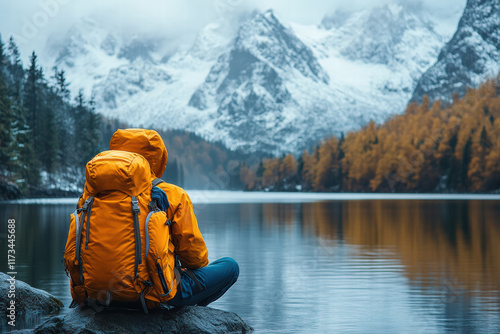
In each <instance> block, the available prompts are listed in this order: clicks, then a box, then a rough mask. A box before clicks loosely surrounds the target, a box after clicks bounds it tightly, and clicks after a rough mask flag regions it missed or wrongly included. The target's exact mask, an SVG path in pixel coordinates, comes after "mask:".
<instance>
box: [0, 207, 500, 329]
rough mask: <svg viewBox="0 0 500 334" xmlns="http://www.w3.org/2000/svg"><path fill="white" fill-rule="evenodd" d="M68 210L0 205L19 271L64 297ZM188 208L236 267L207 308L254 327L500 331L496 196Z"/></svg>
mask: <svg viewBox="0 0 500 334" xmlns="http://www.w3.org/2000/svg"><path fill="white" fill-rule="evenodd" d="M72 209H73V206H69V205H9V206H6V205H0V218H1V219H2V221H1V225H0V226H2V228H3V230H2V233H4V231H5V228H4V226H5V225H6V224H5V223H6V221H7V219H8V218H12V217H13V218H15V219H16V220H17V233H18V237H17V239H18V242H17V245H16V250H17V255H18V257H17V265H18V272H19V276H20V278H21V279H22V280H25V281H26V282H28V283H29V284H32V285H34V286H36V287H39V288H43V289H45V290H48V291H49V292H51V293H53V294H55V295H56V296H58V297H59V298H61V299H62V300H63V302H64V303H65V305H68V304H69V302H70V296H69V287H68V279H67V278H66V276H65V274H64V272H63V268H62V264H61V262H60V260H61V258H62V251H63V249H64V244H65V241H66V236H67V218H68V215H69V213H70V212H71V211H72ZM195 209H196V205H195ZM196 213H197V216H198V218H199V222H200V228H201V230H202V233H203V235H204V237H205V240H206V242H207V245H208V248H209V251H210V260H215V259H217V258H220V257H222V256H232V257H234V258H235V259H236V260H237V261H238V262H239V263H240V268H241V271H240V272H241V273H240V278H239V281H238V283H237V284H236V285H235V286H234V287H233V288H232V289H231V290H230V291H229V292H228V294H227V295H226V296H224V297H223V298H222V299H220V300H219V301H217V302H216V303H214V304H213V306H214V307H217V308H221V309H225V310H229V311H233V312H236V313H238V314H239V315H240V316H241V317H242V318H243V319H245V320H246V321H247V322H249V323H250V325H252V326H253V327H254V328H255V329H256V331H257V332H258V333H259V332H263V333H271V332H276V333H304V332H313V333H331V332H332V331H339V332H384V333H415V332H420V333H441V332H500V293H499V291H500V259H499V258H498V255H499V254H500V253H499V251H498V246H499V245H500V224H499V222H498V217H499V216H500V207H499V206H498V203H497V202H495V201H421V200H419V201H416V200H415V201H409V200H401V201H391V200H384V201H329V202H317V203H294V204H286V203H280V204H273V203H263V204H259V203H245V204H210V205H206V206H204V207H203V208H202V209H200V210H198V211H197V212H196ZM5 240H6V239H5V237H4V235H2V238H1V241H0V242H1V246H2V249H6V248H5V247H6V242H5ZM3 263H4V262H2V264H3ZM0 270H3V271H5V268H1V269H0ZM64 312H67V309H66V310H65V311H64Z"/></svg>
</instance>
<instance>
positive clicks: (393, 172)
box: [240, 76, 500, 192]
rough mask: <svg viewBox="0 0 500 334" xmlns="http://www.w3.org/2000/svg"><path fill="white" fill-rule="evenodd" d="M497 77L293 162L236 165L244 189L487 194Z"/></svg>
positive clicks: (495, 144) (499, 135) (497, 156)
mask: <svg viewBox="0 0 500 334" xmlns="http://www.w3.org/2000/svg"><path fill="white" fill-rule="evenodd" d="M499 80H500V76H499V78H497V79H496V80H489V81H487V82H485V83H484V84H483V85H481V86H480V87H479V88H477V89H469V90H468V91H467V93H466V94H465V96H464V97H463V98H459V97H458V95H456V94H455V95H454V98H453V103H452V104H447V105H443V103H442V102H441V101H439V100H438V101H435V102H434V103H432V104H431V103H430V101H429V98H428V97H427V96H424V98H423V100H422V103H420V104H417V103H414V102H413V103H410V104H409V105H408V106H407V108H406V111H405V113H404V114H402V115H398V116H394V117H392V118H391V119H389V120H388V121H387V122H386V123H384V124H383V125H378V126H377V125H375V123H373V122H371V123H369V124H368V125H367V126H366V127H364V128H363V129H361V130H359V131H355V132H351V133H348V134H347V135H346V136H345V137H344V136H343V135H342V136H341V137H340V138H336V137H334V138H331V139H328V140H325V141H324V142H323V143H321V144H320V145H318V146H317V147H316V148H315V149H314V150H313V151H312V152H309V151H307V150H306V151H304V152H303V153H302V154H301V155H299V156H298V158H297V159H296V158H295V156H293V155H291V154H288V155H285V156H282V157H280V158H271V159H263V160H261V161H260V163H258V164H257V165H255V166H246V165H243V166H242V167H241V172H240V179H241V182H242V183H243V186H244V187H245V189H246V190H264V189H267V190H274V191H290V190H292V191H293V190H303V191H354V192H368V191H370V192H491V191H495V190H499V189H500V84H499Z"/></svg>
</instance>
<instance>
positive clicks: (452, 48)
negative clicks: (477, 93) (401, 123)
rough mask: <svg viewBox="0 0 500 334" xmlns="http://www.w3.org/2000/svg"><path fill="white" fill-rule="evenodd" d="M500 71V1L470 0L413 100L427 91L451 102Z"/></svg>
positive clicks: (419, 98)
mask: <svg viewBox="0 0 500 334" xmlns="http://www.w3.org/2000/svg"><path fill="white" fill-rule="evenodd" d="M499 72H500V2H499V1H498V0H468V1H467V5H466V7H465V10H464V13H463V16H462V18H461V19H460V22H459V24H458V29H457V31H456V33H455V35H454V36H453V38H452V39H451V40H450V41H449V42H448V43H447V44H446V46H445V47H444V48H443V49H442V50H441V52H440V54H439V57H438V60H437V62H436V63H435V64H434V65H433V66H432V67H431V68H429V70H427V71H426V72H425V74H424V75H423V76H422V78H421V79H420V80H419V82H418V85H417V87H416V89H415V92H414V94H413V97H412V100H414V101H421V100H422V97H423V96H424V94H427V95H429V97H430V99H431V100H436V99H442V100H445V101H451V99H452V93H453V92H457V93H459V95H461V96H463V95H464V94H465V92H466V89H467V87H474V88H475V87H478V86H479V85H480V84H481V83H483V82H484V81H485V80H486V79H488V78H495V77H496V76H497V75H498V73H499Z"/></svg>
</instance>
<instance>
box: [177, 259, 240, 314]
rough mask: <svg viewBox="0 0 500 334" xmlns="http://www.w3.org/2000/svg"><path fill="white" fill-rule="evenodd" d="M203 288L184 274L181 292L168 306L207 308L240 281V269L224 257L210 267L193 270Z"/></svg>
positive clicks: (178, 292) (234, 262)
mask: <svg viewBox="0 0 500 334" xmlns="http://www.w3.org/2000/svg"><path fill="white" fill-rule="evenodd" d="M191 272H192V273H193V274H194V276H195V277H196V279H197V280H198V282H199V283H200V285H201V287H202V288H203V289H202V290H200V288H199V286H197V284H196V282H194V281H193V279H192V278H191V277H190V276H189V275H188V274H187V273H186V272H182V279H181V285H182V289H181V291H179V290H177V294H176V295H175V297H174V298H172V299H171V300H169V301H168V303H167V304H168V305H170V306H174V307H181V306H189V305H198V306H207V305H208V304H210V303H211V302H213V301H215V300H217V299H219V298H220V297H221V296H222V295H223V294H224V293H225V292H226V291H227V290H228V289H229V288H230V287H231V286H232V285H233V284H234V283H235V282H236V280H237V279H238V275H239V274H240V268H239V266H238V263H237V262H236V261H235V260H233V259H232V258H230V257H223V258H222V259H219V260H217V261H214V262H212V263H210V264H209V265H208V266H206V267H203V268H199V269H194V270H191Z"/></svg>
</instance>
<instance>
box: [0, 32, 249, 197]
mask: <svg viewBox="0 0 500 334" xmlns="http://www.w3.org/2000/svg"><path fill="white" fill-rule="evenodd" d="M47 73H48V74H47ZM69 87H70V83H69V82H68V81H67V80H66V76H65V72H64V71H63V70H59V69H58V68H56V67H54V68H52V69H51V70H50V71H49V72H45V71H44V69H43V68H42V67H41V66H40V64H39V62H38V56H37V54H36V53H35V52H33V53H32V54H31V57H30V59H29V64H28V66H26V67H25V66H23V64H22V61H21V55H20V52H19V49H18V46H17V45H16V43H15V41H14V40H13V38H10V39H9V40H8V41H7V42H6V43H4V42H3V41H2V38H1V36H0V198H9V196H5V192H6V189H5V185H6V184H11V185H12V184H15V186H16V187H17V188H18V189H20V190H21V192H22V195H25V196H62V195H64V194H65V193H64V191H63V192H61V191H57V190H58V189H59V190H62V189H61V188H66V189H68V188H70V190H72V191H71V192H70V193H69V194H68V195H73V194H74V193H77V192H78V191H80V190H81V188H82V186H83V183H84V181H85V172H84V168H85V165H86V163H87V162H88V161H89V160H90V159H92V158H93V157H94V156H95V155H96V154H97V153H99V152H101V151H103V150H106V149H108V147H109V141H110V139H111V136H112V135H113V133H114V132H115V131H116V130H117V129H123V128H128V127H129V125H128V124H127V123H126V122H122V121H119V120H116V119H109V118H105V117H102V116H101V115H99V114H98V113H96V110H95V109H96V106H95V103H94V101H93V99H92V97H90V98H87V97H85V96H84V94H83V92H82V91H81V90H80V91H79V92H78V94H77V96H76V97H74V98H72V96H71V93H70V89H69ZM159 133H160V135H161V136H162V138H163V140H164V142H165V145H166V146H167V149H168V151H169V157H170V159H169V162H168V164H167V168H166V171H165V173H164V175H163V178H164V179H165V180H166V181H167V182H170V183H174V184H177V185H180V186H186V187H189V188H200V189H204V188H206V186H207V185H211V184H213V183H214V182H215V183H216V184H217V185H218V186H219V187H220V188H232V189H236V188H238V189H241V187H242V185H241V183H240V181H239V174H234V173H230V178H229V179H228V181H226V178H227V177H226V175H227V173H225V172H224V171H225V170H226V169H227V166H228V165H238V162H239V161H242V160H244V159H245V157H246V155H245V154H243V153H241V152H233V151H231V150H228V149H227V148H226V147H225V146H224V145H223V144H221V143H210V142H207V141H205V140H204V139H203V138H201V137H199V136H196V135H194V134H192V133H188V132H185V131H178V130H169V131H161V130H159ZM220 175H223V176H220ZM221 179H223V181H220V180H221ZM58 187H59V188H58ZM49 188H52V189H54V188H55V190H56V191H55V192H54V193H51V192H47V191H46V190H47V189H49Z"/></svg>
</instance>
